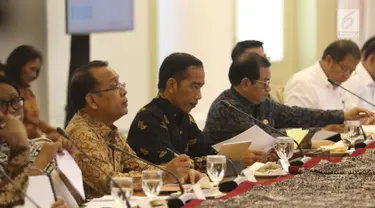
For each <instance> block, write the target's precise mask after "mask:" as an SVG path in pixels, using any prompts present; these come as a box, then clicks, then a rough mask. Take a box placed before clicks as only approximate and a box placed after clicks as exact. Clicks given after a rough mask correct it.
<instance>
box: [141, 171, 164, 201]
mask: <svg viewBox="0 0 375 208" xmlns="http://www.w3.org/2000/svg"><path fill="white" fill-rule="evenodd" d="M162 186H163V172H162V171H160V170H144V171H142V189H143V192H145V194H146V196H147V197H149V198H150V199H153V198H156V197H157V196H158V195H159V193H160V191H161V188H162Z"/></svg>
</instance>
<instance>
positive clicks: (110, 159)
mask: <svg viewBox="0 0 375 208" xmlns="http://www.w3.org/2000/svg"><path fill="white" fill-rule="evenodd" d="M70 92H71V95H70V97H71V99H72V102H73V105H74V107H75V108H76V109H77V113H76V114H75V115H74V116H73V118H72V119H71V120H70V122H69V125H68V126H67V129H66V131H67V134H68V135H69V136H70V137H71V139H73V140H75V142H76V143H77V145H78V146H79V147H80V148H81V149H82V150H83V151H85V152H86V153H87V155H88V156H89V157H90V158H91V160H93V161H94V162H91V161H90V160H88V159H87V158H85V157H84V155H83V154H81V153H78V152H77V154H75V155H74V159H75V160H76V162H77V164H78V165H79V167H80V168H81V170H82V175H83V180H84V182H85V193H86V196H87V198H97V197H100V196H103V195H106V194H109V193H110V188H109V181H108V180H107V177H106V176H105V174H102V173H101V172H100V171H99V170H98V167H100V168H101V169H102V170H104V171H106V173H107V174H108V175H111V176H117V177H121V176H129V177H133V178H134V188H135V189H136V190H139V189H141V172H142V170H146V169H148V168H149V167H148V165H147V164H145V163H143V162H141V161H139V160H136V159H134V158H132V157H130V156H129V155H127V154H124V153H122V152H119V151H114V150H112V149H110V148H109V147H108V144H112V145H115V146H118V147H119V148H121V149H123V150H124V151H126V152H128V153H129V154H132V155H135V153H134V151H133V150H132V149H131V148H130V147H129V145H128V144H127V143H126V142H125V140H124V139H123V138H122V137H121V136H120V134H119V132H118V130H117V128H116V126H115V125H114V124H113V123H114V122H115V121H116V120H118V119H120V118H121V117H122V116H124V115H126V114H127V112H128V109H127V105H128V100H127V97H126V94H127V91H126V89H125V84H124V83H121V82H120V81H119V76H118V74H117V73H116V72H115V71H114V70H113V69H111V68H110V67H109V66H108V63H107V62H103V61H93V62H90V63H89V64H88V65H86V66H83V67H81V68H79V69H77V70H76V72H75V73H74V75H73V78H72V81H71V84H70ZM166 168H167V169H168V170H170V171H171V172H173V173H175V174H176V175H177V177H179V178H180V179H181V180H182V181H184V180H186V181H187V180H188V178H189V177H195V174H197V175H200V174H199V173H196V172H195V171H192V170H191V169H190V160H189V157H188V156H186V155H181V156H180V157H177V158H175V159H174V160H172V161H170V162H169V163H168V164H166ZM164 176H165V177H163V178H164V180H165V181H164V182H165V183H174V182H175V181H174V180H173V179H172V178H171V176H169V175H165V174H164Z"/></svg>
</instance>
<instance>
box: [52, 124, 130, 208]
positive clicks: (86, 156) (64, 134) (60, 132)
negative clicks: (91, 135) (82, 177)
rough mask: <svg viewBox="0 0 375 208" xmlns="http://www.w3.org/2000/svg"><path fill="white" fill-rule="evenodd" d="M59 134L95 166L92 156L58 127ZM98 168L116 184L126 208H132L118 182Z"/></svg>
mask: <svg viewBox="0 0 375 208" xmlns="http://www.w3.org/2000/svg"><path fill="white" fill-rule="evenodd" d="M56 130H57V132H58V133H59V134H60V135H61V136H63V137H64V138H66V139H67V140H69V141H70V142H72V144H73V145H74V147H75V148H77V150H78V151H79V152H80V153H81V154H82V155H83V156H84V157H85V158H87V159H88V160H89V161H90V162H92V163H93V164H94V162H93V161H92V159H91V158H90V156H88V155H87V154H86V152H85V151H83V150H82V149H81V148H80V147H79V146H78V145H77V143H76V142H75V141H74V140H73V139H70V137H69V136H68V135H67V134H66V133H65V131H64V130H62V129H61V128H60V127H57V129H56ZM96 168H98V170H99V171H100V172H101V173H103V174H104V175H105V176H106V177H107V178H108V179H109V180H110V181H111V182H112V183H113V184H115V185H116V186H117V187H118V188H119V190H120V193H121V196H122V197H123V198H124V200H125V202H126V207H128V208H131V205H130V203H129V200H128V198H127V197H126V194H125V193H124V191H123V190H122V188H121V187H120V185H119V184H118V183H117V182H116V181H114V180H113V179H112V177H111V176H110V175H108V174H107V173H106V172H105V171H104V170H102V169H101V168H100V167H98V166H97V167H96Z"/></svg>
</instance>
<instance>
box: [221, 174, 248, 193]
mask: <svg viewBox="0 0 375 208" xmlns="http://www.w3.org/2000/svg"><path fill="white" fill-rule="evenodd" d="M245 181H247V178H246V177H245V176H237V178H235V179H234V180H233V181H226V182H223V183H220V184H219V191H220V192H223V193H228V192H231V191H233V190H234V189H235V188H237V186H238V185H240V184H241V183H242V182H245Z"/></svg>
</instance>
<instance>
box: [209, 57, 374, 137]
mask: <svg viewBox="0 0 375 208" xmlns="http://www.w3.org/2000/svg"><path fill="white" fill-rule="evenodd" d="M270 66H271V63H270V62H269V61H268V60H267V59H266V58H264V57H262V56H259V55H258V54H256V53H248V54H242V55H241V56H240V57H239V58H237V59H236V60H235V61H233V63H232V65H231V66H230V69H229V80H230V83H231V84H232V86H231V88H230V89H228V90H225V91H224V92H223V93H221V94H220V95H219V97H217V98H216V99H215V101H214V102H213V103H212V105H211V107H210V110H209V112H208V116H207V121H206V126H205V128H204V132H205V133H207V134H208V135H209V136H210V138H212V139H213V140H215V141H216V142H221V141H224V140H226V139H229V138H231V137H233V136H235V135H237V134H240V133H242V132H243V131H245V130H247V129H248V128H250V127H252V126H253V125H258V126H259V127H260V128H262V129H263V130H264V131H266V132H268V133H269V134H271V135H273V136H281V135H279V134H278V133H277V132H273V131H272V130H270V129H269V128H267V127H266V126H265V125H270V126H273V127H275V128H278V129H280V128H309V127H321V126H325V125H328V124H341V123H343V122H344V120H358V119H361V118H363V117H367V116H369V115H372V113H371V112H369V111H367V110H366V109H362V108H354V109H353V110H350V111H347V112H345V113H344V112H343V111H342V110H327V111H324V110H314V109H307V108H301V107H289V106H286V105H282V104H279V103H276V102H274V101H272V100H270V99H268V93H269V91H270V90H271V89H270V82H271V70H270ZM223 101H224V102H229V103H230V104H231V105H233V106H234V107H236V108H238V109H240V110H242V111H244V112H245V113H247V114H250V115H251V116H253V117H254V118H257V119H259V120H261V121H263V124H259V123H258V122H256V121H254V120H253V119H252V118H250V117H249V116H247V115H245V114H244V113H241V112H238V111H237V110H235V109H233V108H231V107H228V106H227V105H226V104H225V103H223ZM362 113H363V114H362Z"/></svg>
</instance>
